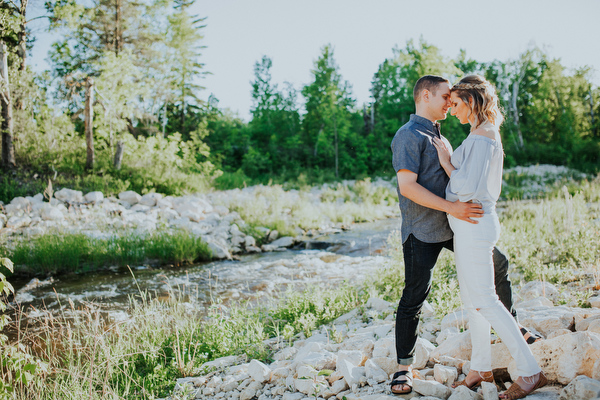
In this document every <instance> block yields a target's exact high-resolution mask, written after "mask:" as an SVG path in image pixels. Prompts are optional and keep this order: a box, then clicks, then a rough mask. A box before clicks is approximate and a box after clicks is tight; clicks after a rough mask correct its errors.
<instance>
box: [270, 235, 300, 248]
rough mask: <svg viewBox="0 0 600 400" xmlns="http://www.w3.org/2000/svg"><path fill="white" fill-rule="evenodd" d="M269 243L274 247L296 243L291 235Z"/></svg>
mask: <svg viewBox="0 0 600 400" xmlns="http://www.w3.org/2000/svg"><path fill="white" fill-rule="evenodd" d="M269 245H270V246H273V247H291V246H293V245H294V238H293V237H291V236H284V237H281V238H279V239H277V240H275V241H273V242H271V243H269Z"/></svg>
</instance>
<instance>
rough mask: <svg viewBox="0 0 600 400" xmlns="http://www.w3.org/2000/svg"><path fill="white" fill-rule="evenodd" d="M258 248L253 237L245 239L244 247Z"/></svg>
mask: <svg viewBox="0 0 600 400" xmlns="http://www.w3.org/2000/svg"><path fill="white" fill-rule="evenodd" d="M251 246H256V239H254V238H253V237H252V236H250V235H247V236H245V237H244V247H251Z"/></svg>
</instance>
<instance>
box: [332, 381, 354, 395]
mask: <svg viewBox="0 0 600 400" xmlns="http://www.w3.org/2000/svg"><path fill="white" fill-rule="evenodd" d="M349 388H350V387H349V386H348V383H347V382H346V380H345V379H340V380H337V381H335V382H333V384H332V385H331V387H330V388H329V391H330V392H331V393H332V394H333V395H336V394H338V393H340V392H343V391H344V390H348V389H349Z"/></svg>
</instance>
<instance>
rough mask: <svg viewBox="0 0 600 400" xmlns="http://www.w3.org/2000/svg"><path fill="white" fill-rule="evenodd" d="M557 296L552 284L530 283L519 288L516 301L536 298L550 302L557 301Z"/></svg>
mask: <svg viewBox="0 0 600 400" xmlns="http://www.w3.org/2000/svg"><path fill="white" fill-rule="evenodd" d="M558 295H559V293H558V290H557V289H556V287H555V286H554V285H553V284H551V283H548V282H542V281H531V282H528V283H527V284H525V286H523V287H522V288H521V290H520V291H519V293H518V295H517V299H518V300H520V301H527V300H532V299H536V298H538V297H546V298H547V299H549V300H551V301H555V300H557V299H558Z"/></svg>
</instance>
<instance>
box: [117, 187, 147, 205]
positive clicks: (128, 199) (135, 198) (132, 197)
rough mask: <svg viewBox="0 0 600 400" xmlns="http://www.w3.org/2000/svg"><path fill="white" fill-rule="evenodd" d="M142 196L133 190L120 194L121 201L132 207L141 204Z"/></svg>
mask: <svg viewBox="0 0 600 400" xmlns="http://www.w3.org/2000/svg"><path fill="white" fill-rule="evenodd" d="M141 199H142V196H140V195H139V194H137V193H136V192H134V191H133V190H127V191H125V192H121V193H119V200H121V201H124V202H125V203H127V204H129V205H130V206H133V205H136V204H137V203H139V202H140V200H141Z"/></svg>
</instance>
